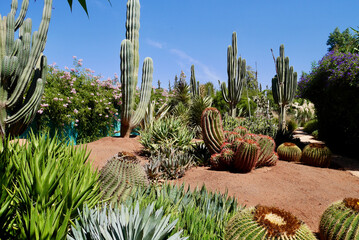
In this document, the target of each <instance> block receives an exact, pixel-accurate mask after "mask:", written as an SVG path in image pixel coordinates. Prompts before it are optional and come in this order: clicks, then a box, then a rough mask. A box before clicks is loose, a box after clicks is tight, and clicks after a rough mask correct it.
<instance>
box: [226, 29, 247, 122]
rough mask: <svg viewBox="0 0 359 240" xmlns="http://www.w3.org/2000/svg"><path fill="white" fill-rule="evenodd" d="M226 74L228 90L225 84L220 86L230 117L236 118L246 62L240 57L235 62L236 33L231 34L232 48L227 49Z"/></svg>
mask: <svg viewBox="0 0 359 240" xmlns="http://www.w3.org/2000/svg"><path fill="white" fill-rule="evenodd" d="M227 74H228V89H227V87H226V83H224V82H223V83H222V84H221V90H222V95H223V98H224V100H225V101H226V102H227V103H228V104H229V106H230V115H231V116H232V117H236V109H237V104H238V103H239V101H240V100H241V95H242V88H243V82H244V81H245V77H246V60H245V59H242V58H241V57H239V58H238V60H237V33H236V32H233V34H232V46H228V49H227Z"/></svg>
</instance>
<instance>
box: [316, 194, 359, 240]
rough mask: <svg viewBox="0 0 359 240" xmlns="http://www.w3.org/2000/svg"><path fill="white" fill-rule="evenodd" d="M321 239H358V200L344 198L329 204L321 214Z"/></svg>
mask: <svg viewBox="0 0 359 240" xmlns="http://www.w3.org/2000/svg"><path fill="white" fill-rule="evenodd" d="M319 231H320V237H321V239H326V240H334V239H359V198H345V199H344V200H343V201H338V202H335V203H333V204H331V205H330V206H329V207H328V208H327V209H326V210H325V211H324V213H323V215H322V217H321V220H320V224H319Z"/></svg>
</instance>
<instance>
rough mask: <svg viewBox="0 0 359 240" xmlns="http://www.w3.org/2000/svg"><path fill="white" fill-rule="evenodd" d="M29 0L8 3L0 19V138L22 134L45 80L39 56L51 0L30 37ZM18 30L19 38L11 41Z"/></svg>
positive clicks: (50, 9)
mask: <svg viewBox="0 0 359 240" xmlns="http://www.w3.org/2000/svg"><path fill="white" fill-rule="evenodd" d="M28 6H29V0H24V1H23V2H22V4H21V10H20V14H19V16H18V17H17V19H15V15H16V12H17V8H18V1H17V0H12V3H11V11H10V13H9V14H8V15H7V17H3V18H1V16H0V116H1V117H0V136H1V137H2V138H5V137H6V136H18V135H20V134H22V133H23V132H24V131H25V130H26V128H27V127H28V126H29V125H30V123H31V122H32V120H33V119H34V117H35V115H36V112H37V109H38V107H39V104H40V101H41V98H42V95H43V92H44V82H45V80H46V71H47V70H46V67H47V60H46V57H45V56H44V55H43V54H42V53H43V51H44V49H45V44H46V39H47V32H48V29H49V24H50V18H51V11H52V0H45V1H44V9H43V15H42V20H41V23H40V27H39V31H35V32H34V33H33V34H32V35H31V29H32V21H31V19H26V20H24V19H25V16H26V12H27V10H28ZM17 30H19V38H18V39H16V40H14V36H15V32H16V31H17Z"/></svg>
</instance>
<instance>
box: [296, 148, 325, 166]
mask: <svg viewBox="0 0 359 240" xmlns="http://www.w3.org/2000/svg"><path fill="white" fill-rule="evenodd" d="M331 157H332V153H331V151H330V150H329V148H328V147H326V146H325V145H324V144H319V143H310V144H308V145H307V146H305V147H304V149H303V153H302V161H303V162H304V163H305V164H308V165H311V166H316V167H329V165H330V161H331Z"/></svg>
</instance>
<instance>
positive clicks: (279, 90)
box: [272, 44, 297, 132]
mask: <svg viewBox="0 0 359 240" xmlns="http://www.w3.org/2000/svg"><path fill="white" fill-rule="evenodd" d="M279 55H280V56H279V57H277V59H276V73H277V75H275V77H274V78H273V79H272V91H273V99H274V102H275V103H276V104H278V105H279V107H280V116H279V127H278V128H279V131H281V132H283V131H284V130H285V126H286V124H285V115H286V107H287V106H288V105H289V104H290V103H291V102H292V101H293V98H294V96H295V92H296V90H297V73H296V72H294V70H293V66H291V67H289V58H288V57H285V56H284V45H283V44H282V45H280V48H279Z"/></svg>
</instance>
